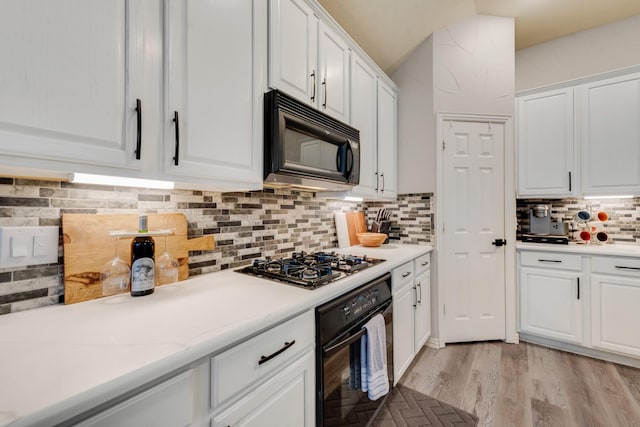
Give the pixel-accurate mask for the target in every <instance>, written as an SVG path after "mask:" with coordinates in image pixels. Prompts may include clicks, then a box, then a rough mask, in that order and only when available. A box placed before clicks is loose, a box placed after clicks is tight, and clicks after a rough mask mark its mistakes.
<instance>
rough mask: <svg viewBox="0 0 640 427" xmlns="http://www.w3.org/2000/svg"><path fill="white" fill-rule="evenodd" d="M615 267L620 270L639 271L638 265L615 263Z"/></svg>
mask: <svg viewBox="0 0 640 427" xmlns="http://www.w3.org/2000/svg"><path fill="white" fill-rule="evenodd" d="M616 268H619V269H620V270H635V271H640V267H625V266H623V265H616Z"/></svg>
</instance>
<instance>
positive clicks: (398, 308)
mask: <svg viewBox="0 0 640 427" xmlns="http://www.w3.org/2000/svg"><path fill="white" fill-rule="evenodd" d="M414 292H415V290H414V287H413V286H406V287H404V288H402V290H401V291H399V292H397V293H394V294H393V378H394V385H395V384H397V383H398V381H399V380H400V377H401V376H402V374H404V372H405V371H406V370H407V368H408V367H409V364H410V363H411V360H412V359H413V355H414V352H413V337H414V326H413V317H414V314H413V312H414V308H413V304H414V302H415V301H414V299H415V294H414Z"/></svg>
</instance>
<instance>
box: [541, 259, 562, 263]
mask: <svg viewBox="0 0 640 427" xmlns="http://www.w3.org/2000/svg"><path fill="white" fill-rule="evenodd" d="M538 262H554V263H555V262H558V263H559V262H562V261H560V260H559V259H538Z"/></svg>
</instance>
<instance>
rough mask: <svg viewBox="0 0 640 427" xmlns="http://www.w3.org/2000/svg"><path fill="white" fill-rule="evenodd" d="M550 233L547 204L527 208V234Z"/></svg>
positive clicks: (549, 214) (549, 217) (549, 215)
mask: <svg viewBox="0 0 640 427" xmlns="http://www.w3.org/2000/svg"><path fill="white" fill-rule="evenodd" d="M549 233H551V213H550V212H549V206H547V205H535V206H533V207H531V209H529V234H535V235H548V234H549Z"/></svg>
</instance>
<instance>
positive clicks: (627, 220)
mask: <svg viewBox="0 0 640 427" xmlns="http://www.w3.org/2000/svg"><path fill="white" fill-rule="evenodd" d="M537 204H543V205H547V206H549V208H550V210H551V216H552V217H559V218H561V219H562V220H563V221H565V222H566V221H569V220H572V219H574V217H575V215H576V214H577V213H578V211H580V210H587V211H589V212H591V213H592V214H594V213H597V212H599V211H605V212H607V214H608V215H609V219H608V220H607V221H605V222H604V224H603V225H604V231H605V232H606V233H607V234H608V235H609V243H616V244H640V198H638V197H635V198H631V199H602V200H591V199H589V200H587V199H578V198H565V199H518V200H517V215H518V232H519V234H520V233H526V232H527V231H528V229H529V208H530V207H531V206H533V205H537Z"/></svg>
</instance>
